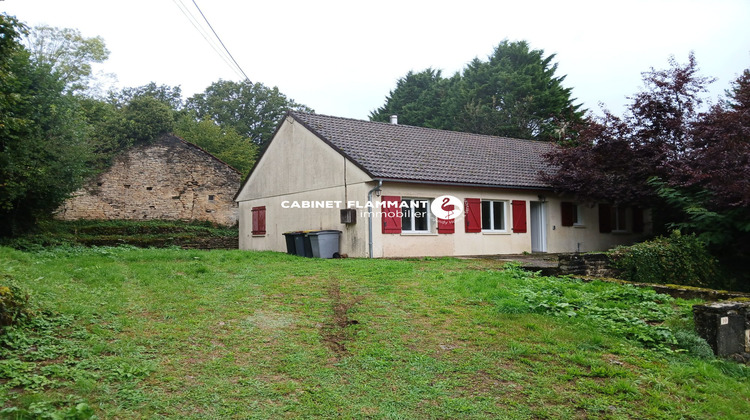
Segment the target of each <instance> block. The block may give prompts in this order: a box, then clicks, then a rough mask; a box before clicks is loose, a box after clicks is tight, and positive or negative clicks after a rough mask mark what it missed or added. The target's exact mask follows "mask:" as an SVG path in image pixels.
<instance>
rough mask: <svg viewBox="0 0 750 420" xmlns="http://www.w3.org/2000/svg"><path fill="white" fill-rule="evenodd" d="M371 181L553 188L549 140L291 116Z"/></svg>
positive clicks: (347, 119) (307, 115)
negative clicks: (548, 178)
mask: <svg viewBox="0 0 750 420" xmlns="http://www.w3.org/2000/svg"><path fill="white" fill-rule="evenodd" d="M289 114H290V115H291V116H292V117H293V118H294V119H295V120H297V121H298V122H300V123H302V124H303V125H304V126H305V127H307V128H308V129H309V130H311V131H312V132H313V133H315V134H316V135H317V136H318V137H320V138H321V139H322V140H323V141H325V142H327V143H329V144H330V145H332V146H333V147H334V148H336V149H338V151H339V152H340V153H342V154H343V155H345V156H346V157H347V158H349V159H350V160H351V161H352V162H354V163H355V164H356V165H357V166H359V167H360V168H362V169H363V170H364V171H365V172H367V173H368V174H369V175H370V176H372V177H373V178H382V179H398V180H404V181H412V182H426V183H430V182H434V183H450V184H453V183H455V184H469V185H482V186H496V187H514V188H549V185H547V184H546V183H544V182H543V181H541V180H540V179H539V173H540V172H541V171H547V170H549V167H548V165H546V164H545V162H544V159H543V157H542V156H543V155H544V154H545V153H547V152H549V151H550V150H551V149H552V148H553V147H554V146H553V145H552V143H549V142H542V141H536V140H521V139H512V138H507V137H494V136H486V135H480V134H470V133H459V132H455V131H445V130H435V129H431V128H422V127H413V126H407V125H398V124H390V123H381V122H370V121H362V120H354V119H349V118H339V117H330V116H325V115H317V114H307V113H302V112H294V111H292V112H290V113H289Z"/></svg>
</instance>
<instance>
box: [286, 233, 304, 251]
mask: <svg viewBox="0 0 750 420" xmlns="http://www.w3.org/2000/svg"><path fill="white" fill-rule="evenodd" d="M301 234H302V232H284V233H282V235H284V239H286V253H287V254H289V255H297V246H296V245H295V244H294V241H295V238H296V237H297V236H299V235H301Z"/></svg>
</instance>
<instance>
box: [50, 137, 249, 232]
mask: <svg viewBox="0 0 750 420" xmlns="http://www.w3.org/2000/svg"><path fill="white" fill-rule="evenodd" d="M239 185H240V173H239V172H238V171H237V170H236V169H234V168H232V167H231V166H229V165H227V164H226V163H224V162H222V161H221V160H219V159H218V158H216V157H214V156H213V155H211V154H210V153H208V152H206V151H205V150H203V149H201V148H200V147H198V146H196V145H194V144H191V143H188V142H186V141H184V140H182V139H181V138H179V137H176V136H174V135H165V136H162V137H161V138H160V139H158V140H157V141H155V142H153V143H151V144H147V145H139V146H135V147H132V148H130V149H128V150H126V151H124V152H123V153H121V154H120V155H118V156H116V157H115V158H114V159H113V162H112V166H111V167H110V168H109V169H107V170H106V171H105V172H102V173H101V174H99V175H98V176H97V177H95V178H93V179H91V180H90V181H88V183H87V184H86V185H84V187H83V188H81V189H80V190H78V191H76V192H75V193H73V195H72V196H71V198H69V199H68V200H67V201H65V203H63V205H62V206H61V207H60V208H59V209H58V211H57V213H56V216H55V217H56V218H58V219H61V220H77V219H105V220H115V219H117V220H123V219H126V220H148V219H160V220H186V221H209V222H213V223H217V224H220V225H226V226H231V225H234V224H235V223H237V212H238V210H237V204H236V203H235V202H234V200H233V197H234V195H235V194H236V193H237V190H238V189H239Z"/></svg>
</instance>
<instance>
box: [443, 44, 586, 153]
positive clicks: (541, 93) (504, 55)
mask: <svg viewBox="0 0 750 420" xmlns="http://www.w3.org/2000/svg"><path fill="white" fill-rule="evenodd" d="M554 58H555V54H551V55H548V56H546V57H545V56H544V51H543V50H532V49H530V47H529V44H528V43H527V42H526V41H517V42H509V41H508V40H505V41H503V42H501V43H500V44H499V45H498V46H497V47H496V48H495V51H494V52H493V54H492V55H491V56H490V57H489V59H488V60H487V61H480V60H478V59H474V60H473V61H472V62H471V63H469V65H468V66H467V67H466V69H464V72H463V76H462V77H461V81H460V83H459V85H458V92H457V97H458V98H459V102H458V103H459V104H461V105H462V106H463V108H462V109H458V110H457V111H458V115H459V118H460V120H459V127H460V128H461V129H462V130H463V131H471V132H479V133H483V134H493V135H500V136H508V137H517V138H528V139H544V140H551V139H560V138H561V137H564V136H565V135H564V133H562V132H561V131H560V130H561V122H564V121H566V122H569V123H570V122H573V123H578V122H580V120H581V118H582V116H583V112H582V111H581V110H580V109H579V108H580V105H575V104H573V101H574V99H573V98H571V92H572V89H571V88H565V87H563V81H564V80H565V76H556V75H555V72H556V71H557V64H556V63H552V60H554Z"/></svg>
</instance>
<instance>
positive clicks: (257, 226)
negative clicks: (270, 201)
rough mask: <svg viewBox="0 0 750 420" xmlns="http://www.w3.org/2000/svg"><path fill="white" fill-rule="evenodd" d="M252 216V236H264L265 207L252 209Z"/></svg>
mask: <svg viewBox="0 0 750 420" xmlns="http://www.w3.org/2000/svg"><path fill="white" fill-rule="evenodd" d="M251 211H252V216H253V230H252V234H253V235H265V234H266V207H265V206H261V207H253V208H252V209H251Z"/></svg>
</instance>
